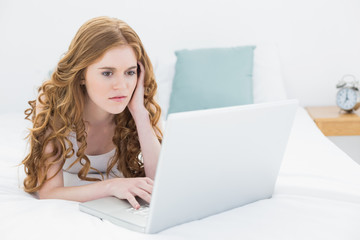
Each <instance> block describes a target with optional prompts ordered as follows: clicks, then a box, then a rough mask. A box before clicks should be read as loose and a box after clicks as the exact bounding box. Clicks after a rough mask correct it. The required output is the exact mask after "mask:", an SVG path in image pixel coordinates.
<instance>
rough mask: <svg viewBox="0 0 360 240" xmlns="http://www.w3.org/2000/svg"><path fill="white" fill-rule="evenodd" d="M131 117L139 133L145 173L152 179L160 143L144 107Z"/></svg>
mask: <svg viewBox="0 0 360 240" xmlns="http://www.w3.org/2000/svg"><path fill="white" fill-rule="evenodd" d="M133 117H134V120H135V124H136V129H137V132H138V135H139V141H140V147H141V153H142V156H143V159H144V168H145V175H146V176H147V177H149V178H151V179H154V178H155V173H156V167H157V163H158V159H159V155H160V150H161V144H160V142H159V140H158V138H157V136H156V134H155V131H154V129H153V127H152V125H151V122H150V118H149V113H148V111H147V110H146V109H145V110H144V111H142V112H137V113H136V114H134V115H133Z"/></svg>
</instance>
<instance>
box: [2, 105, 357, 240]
mask: <svg viewBox="0 0 360 240" xmlns="http://www.w3.org/2000/svg"><path fill="white" fill-rule="evenodd" d="M25 125H26V124H25V121H24V120H23V115H20V114H7V115H0V131H1V132H0V134H1V136H0V216H1V218H0V239H4V240H5V239H89V240H90V239H96V240H98V239H166V240H172V239H214V240H215V239H276V240H280V239H326V240H330V239H354V240H355V239H357V240H358V239H360V166H359V165H358V164H357V163H355V162H354V161H353V160H352V159H351V158H350V157H348V156H347V155H346V154H345V153H344V152H342V151H341V150H340V149H338V148H337V147H336V146H335V145H334V144H333V143H331V142H330V141H329V140H328V139H327V138H326V137H324V136H323V135H322V134H321V132H320V131H319V130H318V129H317V127H316V125H315V124H314V123H313V121H312V120H311V119H310V117H309V116H308V115H307V113H306V111H305V110H304V109H303V108H299V109H298V112H297V115H296V119H295V122H294V127H293V130H292V133H291V136H290V139H289V143H288V147H287V150H286V153H285V157H284V161H283V165H282V167H281V170H280V174H279V178H278V181H277V184H276V187H275V192H274V195H273V197H272V198H271V199H267V200H262V201H258V202H255V203H252V204H249V205H246V206H243V207H239V208H236V209H233V210H230V211H227V212H223V213H221V214H218V215H214V216H211V217H208V218H205V219H202V220H198V221H194V222H189V223H186V224H183V225H179V226H176V227H173V228H170V229H168V230H165V231H163V232H160V233H158V234H154V235H145V234H141V233H137V232H133V231H130V230H127V229H124V228H122V227H119V226H116V225H113V224H112V223H110V222H107V221H102V220H100V219H98V218H96V217H93V216H90V215H87V214H85V213H82V212H80V211H79V210H78V203H77V202H71V201H64V200H37V199H35V198H34V197H32V196H31V195H29V194H27V193H24V192H23V190H22V189H21V188H19V179H20V181H21V178H22V177H21V176H22V174H21V172H20V174H19V169H20V171H22V168H17V167H16V166H15V165H16V164H17V163H19V161H21V159H22V158H23V157H24V153H25V150H24V149H25V143H24V141H22V140H21V139H22V138H23V137H24V127H25ZM359 147H360V146H359Z"/></svg>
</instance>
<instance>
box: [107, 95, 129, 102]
mask: <svg viewBox="0 0 360 240" xmlns="http://www.w3.org/2000/svg"><path fill="white" fill-rule="evenodd" d="M125 98H126V96H115V97H111V98H109V99H110V100H112V101H115V102H122V101H123V100H124V99H125Z"/></svg>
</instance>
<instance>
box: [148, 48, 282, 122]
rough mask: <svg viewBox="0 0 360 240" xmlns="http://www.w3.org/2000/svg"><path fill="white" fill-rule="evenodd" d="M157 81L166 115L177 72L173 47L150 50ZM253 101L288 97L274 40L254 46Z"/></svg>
mask: <svg viewBox="0 0 360 240" xmlns="http://www.w3.org/2000/svg"><path fill="white" fill-rule="evenodd" d="M149 56H150V58H151V61H152V64H153V67H154V73H155V77H156V81H157V83H158V99H157V101H158V103H159V104H160V106H161V109H162V116H163V119H166V117H165V116H166V115H167V111H168V108H169V103H170V94H171V89H172V82H173V78H174V75H175V65H176V56H175V52H174V51H170V50H169V51H164V50H162V51H161V52H156V53H154V54H153V55H151V54H149ZM253 81H254V82H253V84H254V85H253V91H254V92H253V94H254V103H261V102H271V101H277V100H284V99H286V93H285V88H284V85H283V79H282V75H281V68H280V59H279V54H278V49H277V47H276V45H275V44H258V45H256V48H255V50H254V68H253Z"/></svg>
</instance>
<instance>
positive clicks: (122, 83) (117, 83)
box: [113, 77, 126, 89]
mask: <svg viewBox="0 0 360 240" xmlns="http://www.w3.org/2000/svg"><path fill="white" fill-rule="evenodd" d="M124 88H126V80H125V79H124V78H122V77H117V78H115V79H114V82H113V89H124Z"/></svg>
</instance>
